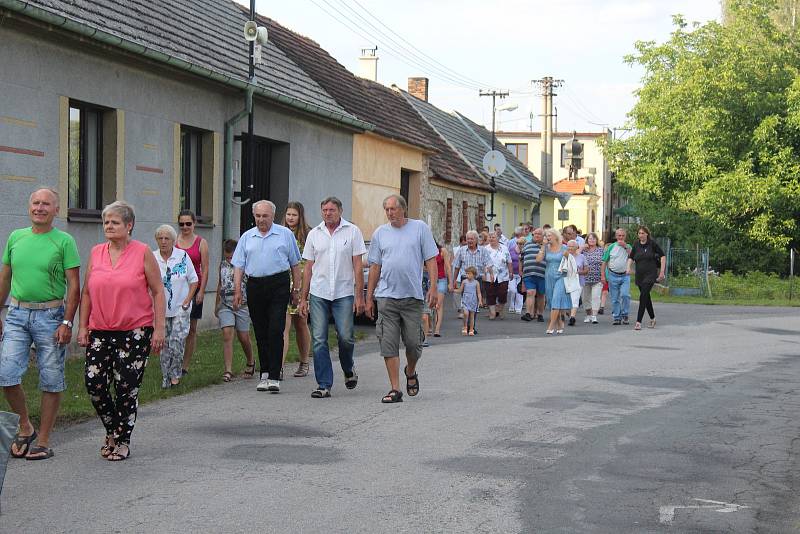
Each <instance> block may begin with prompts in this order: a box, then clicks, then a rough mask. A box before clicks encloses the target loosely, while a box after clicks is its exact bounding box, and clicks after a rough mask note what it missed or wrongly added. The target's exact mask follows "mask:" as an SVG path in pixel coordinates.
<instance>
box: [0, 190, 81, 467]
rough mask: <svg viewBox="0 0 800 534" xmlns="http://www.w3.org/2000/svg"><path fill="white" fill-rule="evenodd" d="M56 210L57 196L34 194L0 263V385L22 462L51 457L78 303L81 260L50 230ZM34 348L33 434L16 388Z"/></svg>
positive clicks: (14, 450)
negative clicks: (14, 421) (36, 402)
mask: <svg viewBox="0 0 800 534" xmlns="http://www.w3.org/2000/svg"><path fill="white" fill-rule="evenodd" d="M58 205H59V198H58V193H56V192H55V191H53V190H51V189H38V190H36V191H34V192H33V194H31V198H30V203H29V206H28V214H29V215H30V219H31V226H30V227H28V228H22V229H19V230H15V231H13V232H11V235H10V236H8V241H7V242H6V246H5V249H4V250H3V259H2V263H0V304H3V303H5V302H6V299H7V298H8V295H9V292H10V293H11V305H10V306H9V307H8V315H7V316H6V319H5V329H4V328H3V324H2V322H0V335H2V336H3V350H2V353H0V387H2V388H3V392H4V393H5V396H6V400H8V404H9V405H10V406H11V409H12V410H13V411H14V412H15V413H17V414H18V415H19V430H18V432H17V435H16V437H15V438H14V442H13V443H12V444H11V455H12V456H14V457H15V458H26V459H28V460H44V459H47V458H50V457H51V456H53V450H52V449H51V448H50V447H49V446H48V445H49V441H50V431H51V430H52V428H53V424H54V423H55V420H56V415H57V414H58V407H59V404H60V403H61V392H62V391H64V390H65V389H66V383H65V381H64V358H65V356H66V346H67V344H68V343H69V342H70V339H72V319H73V318H74V317H75V310H76V309H77V308H78V301H79V300H80V288H79V273H78V271H79V270H80V265H81V258H80V256H79V255H78V248H77V247H76V246H75V240H74V239H73V238H72V236H71V235H69V234H67V233H66V232H62V231H61V230H59V229H58V228H54V227H53V219H54V218H55V216H56V213H58ZM65 294H66V298H67V301H66V307H65V305H64V296H65ZM32 344H35V345H36V361H37V366H38V368H39V389H41V390H42V408H41V414H42V415H41V422H40V425H39V432H38V433H37V432H36V430H35V429H34V428H33V424H31V420H30V418H29V417H28V408H27V405H26V403H25V392H24V391H23V389H22V386H21V383H22V375H24V374H25V371H26V370H27V368H28V361H29V359H30V349H31V345H32ZM34 442H35V444H34Z"/></svg>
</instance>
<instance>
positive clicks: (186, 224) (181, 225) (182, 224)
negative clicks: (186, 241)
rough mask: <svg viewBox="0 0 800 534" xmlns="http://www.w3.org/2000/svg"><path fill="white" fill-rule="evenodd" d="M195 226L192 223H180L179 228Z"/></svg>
mask: <svg viewBox="0 0 800 534" xmlns="http://www.w3.org/2000/svg"><path fill="white" fill-rule="evenodd" d="M193 224H194V223H192V222H179V223H178V226H180V227H181V228H182V227H184V226H191V225H193Z"/></svg>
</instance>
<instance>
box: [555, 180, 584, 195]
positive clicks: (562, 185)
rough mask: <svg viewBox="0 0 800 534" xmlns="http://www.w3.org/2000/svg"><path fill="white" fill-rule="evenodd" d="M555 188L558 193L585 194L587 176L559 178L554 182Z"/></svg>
mask: <svg viewBox="0 0 800 534" xmlns="http://www.w3.org/2000/svg"><path fill="white" fill-rule="evenodd" d="M553 189H555V190H556V191H557V192H558V193H570V194H573V195H584V194H586V178H578V179H577V180H569V179H564V180H559V181H558V182H556V183H554V184H553Z"/></svg>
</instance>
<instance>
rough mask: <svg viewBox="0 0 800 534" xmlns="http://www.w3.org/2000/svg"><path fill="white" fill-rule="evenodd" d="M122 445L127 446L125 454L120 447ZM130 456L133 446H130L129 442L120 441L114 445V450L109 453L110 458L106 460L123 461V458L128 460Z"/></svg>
mask: <svg viewBox="0 0 800 534" xmlns="http://www.w3.org/2000/svg"><path fill="white" fill-rule="evenodd" d="M122 447H125V454H122V453H121V452H120V449H121V448H122ZM130 457H131V447H130V445H128V444H127V443H120V444H119V445H117V446H116V447H114V452H112V453H111V454H109V455H108V458H106V460H108V461H109V462H121V461H123V460H127V459H128V458H130Z"/></svg>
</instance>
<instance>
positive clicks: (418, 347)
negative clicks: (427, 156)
mask: <svg viewBox="0 0 800 534" xmlns="http://www.w3.org/2000/svg"><path fill="white" fill-rule="evenodd" d="M383 209H384V211H385V212H386V218H387V219H388V220H389V222H388V223H387V224H384V225H382V226H379V227H378V229H377V230H375V233H374V234H372V241H371V242H370V245H369V256H368V259H369V264H370V265H369V282H368V284H367V300H366V302H365V303H364V305H365V309H366V312H367V315H368V316H370V317H372V316H373V315H374V310H373V309H372V308H373V306H372V297H373V295H374V296H375V298H376V299H377V301H378V321H377V323H376V325H375V331H376V334H377V336H378V340H379V341H380V346H381V356H383V359H384V363H385V364H386V371H387V372H388V374H389V382H390V383H391V387H392V389H391V390H390V391H389V393H387V394H386V395H384V397H383V399H382V400H381V402H385V403H390V402H402V400H403V394H402V392H400V389H399V388H400V379H399V376H400V338H401V337H402V339H403V344H404V345H405V347H406V361H407V365H406V368H405V370H404V373H405V375H406V392H407V393H408V394H409V396H411V397H413V396H415V395H417V393H419V378H418V377H417V373H416V367H417V361H418V360H419V358H420V357H421V356H422V343H423V341H424V340H425V335H424V333H423V331H422V299H423V298H427V300H428V306H429V307H430V308H431V309H432V310H433V309H436V308H437V290H436V284H430V287H429V288H428V294H427V295H423V294H422V266H423V264H424V265H425V269H426V270H427V271H428V277H429V279H430V280H436V279H437V278H438V270H437V267H436V256H437V255H438V254H439V248H438V247H437V246H436V242H435V241H434V240H433V234H432V233H431V229H430V228H429V227H428V225H427V224H425V223H424V222H422V221H418V220H416V219H408V218H407V217H406V211H407V204H406V201H405V199H404V198H403V197H401V196H400V195H389V196H388V197H386V199H385V200H384V201H383Z"/></svg>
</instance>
